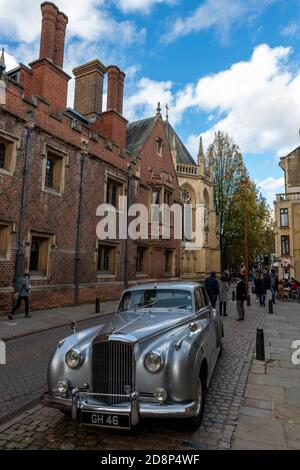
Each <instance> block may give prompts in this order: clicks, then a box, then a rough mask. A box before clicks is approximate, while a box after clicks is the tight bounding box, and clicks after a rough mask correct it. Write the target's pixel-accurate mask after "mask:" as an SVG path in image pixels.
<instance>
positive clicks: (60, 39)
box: [53, 12, 68, 68]
mask: <svg viewBox="0 0 300 470" xmlns="http://www.w3.org/2000/svg"><path fill="white" fill-rule="evenodd" d="M67 24H68V17H67V16H66V15H65V14H64V13H62V12H59V13H58V15H57V18H56V33H55V46H54V58H53V61H54V63H55V64H56V65H58V66H59V67H61V68H63V65H64V53H65V39H66V29H67Z"/></svg>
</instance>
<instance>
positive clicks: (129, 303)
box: [119, 289, 193, 312]
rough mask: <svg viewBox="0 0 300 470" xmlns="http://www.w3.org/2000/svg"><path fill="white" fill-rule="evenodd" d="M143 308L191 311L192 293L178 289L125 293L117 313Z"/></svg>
mask: <svg viewBox="0 0 300 470" xmlns="http://www.w3.org/2000/svg"><path fill="white" fill-rule="evenodd" d="M143 308H151V310H155V309H162V308H167V309H171V310H175V309H180V310H188V311H192V310H193V302H192V293H191V292H189V291H184V290H180V289H145V290H142V289H139V290H136V291H130V292H126V293H125V294H124V296H123V298H122V301H121V303H120V307H119V312H125V311H127V310H139V309H143Z"/></svg>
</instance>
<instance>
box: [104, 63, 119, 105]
mask: <svg viewBox="0 0 300 470" xmlns="http://www.w3.org/2000/svg"><path fill="white" fill-rule="evenodd" d="M119 73H120V69H119V67H117V66H116V65H110V66H109V67H107V74H108V80H107V110H108V111H110V110H111V109H113V110H115V111H117V109H118V88H119V85H118V82H119Z"/></svg>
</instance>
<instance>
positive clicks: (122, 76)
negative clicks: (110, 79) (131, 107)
mask: <svg viewBox="0 0 300 470" xmlns="http://www.w3.org/2000/svg"><path fill="white" fill-rule="evenodd" d="M125 78H126V75H125V73H124V72H121V71H120V73H119V81H118V102H117V112H118V113H119V114H123V99H124V81H125Z"/></svg>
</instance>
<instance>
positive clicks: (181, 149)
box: [165, 121, 196, 165]
mask: <svg viewBox="0 0 300 470" xmlns="http://www.w3.org/2000/svg"><path fill="white" fill-rule="evenodd" d="M165 129H166V134H167V137H168V140H169V144H170V147H171V148H173V145H174V137H175V146H176V151H177V163H186V164H188V165H196V162H195V160H194V159H193V157H192V156H191V154H190V152H189V151H188V149H187V148H186V147H185V145H184V144H183V142H182V140H181V139H180V138H179V137H178V135H177V134H176V132H175V130H174V129H173V127H172V126H171V124H170V123H169V122H167V121H165Z"/></svg>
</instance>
